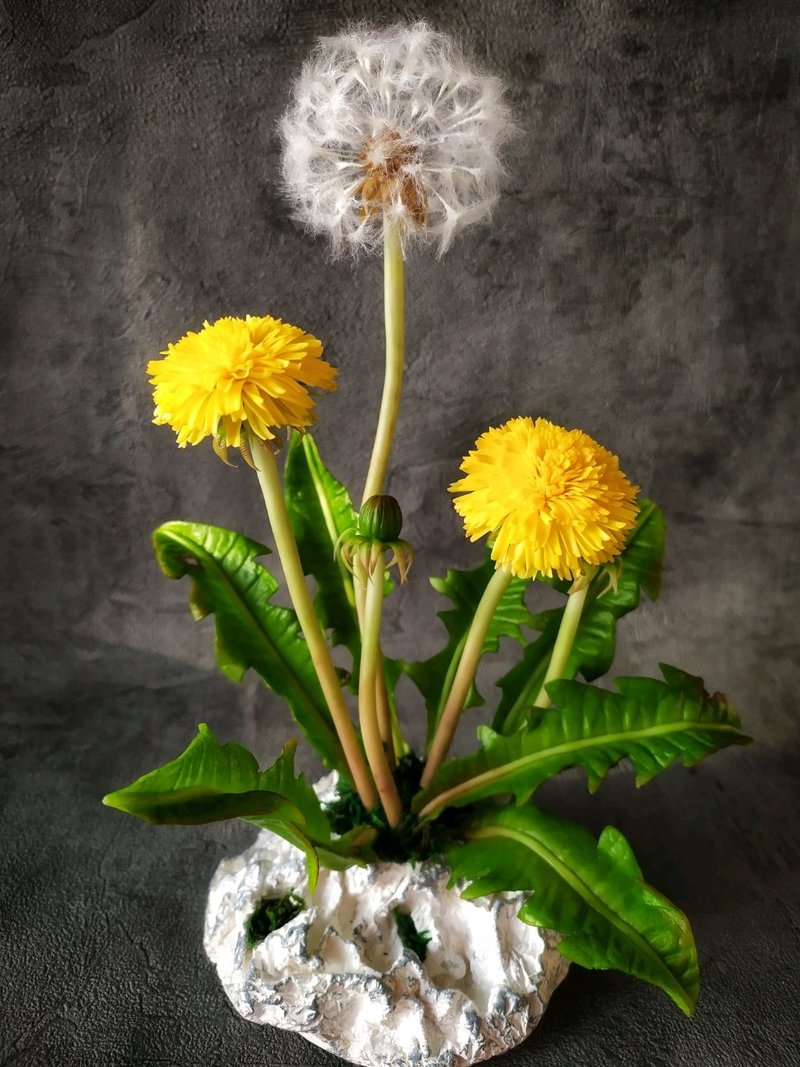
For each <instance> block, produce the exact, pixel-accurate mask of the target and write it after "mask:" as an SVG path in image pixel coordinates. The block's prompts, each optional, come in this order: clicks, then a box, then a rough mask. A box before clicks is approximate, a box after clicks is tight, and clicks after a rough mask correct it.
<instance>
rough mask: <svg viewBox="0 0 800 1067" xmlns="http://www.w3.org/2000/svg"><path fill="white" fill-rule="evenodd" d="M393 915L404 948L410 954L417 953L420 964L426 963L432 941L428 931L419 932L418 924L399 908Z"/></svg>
mask: <svg viewBox="0 0 800 1067" xmlns="http://www.w3.org/2000/svg"><path fill="white" fill-rule="evenodd" d="M393 914H394V920H395V922H396V923H397V933H398V935H399V937H400V941H401V942H402V945H403V948H406V949H408V951H409V952H414V953H416V955H417V956H418V957H419V962H420V963H424V962H425V957H426V956H427V955H428V944H429V943H430V941H431V935H430V934H429V933H428V931H427V930H418V929H417V924H416V923H415V922H414V920H413V919H412V918H411V916H410V915H406V913H405V912H404V911H400V909H399V908H395V909H394V912H393Z"/></svg>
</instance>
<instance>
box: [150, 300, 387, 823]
mask: <svg viewBox="0 0 800 1067" xmlns="http://www.w3.org/2000/svg"><path fill="white" fill-rule="evenodd" d="M162 354H163V355H164V359H161V360H152V361H151V362H150V363H149V364H148V367H147V370H148V373H149V374H150V375H151V376H152V377H151V384H152V385H153V386H154V400H155V404H156V408H155V419H154V421H155V422H156V423H159V424H160V423H166V424H167V425H169V426H171V427H172V429H173V430H174V431H175V432H176V433H177V435H178V444H179V445H180V446H181V447H185V446H186V445H187V444H192V445H196V444H199V443H200V442H201V441H203V440H204V439H205V438H206V437H211V438H212V442H213V445H214V449H215V451H216V452H217V454H218V455H219V456H220V457H221V458H222V459H224V460H226V462H227V450H228V448H230V447H239V448H240V449H241V450H242V454H243V455H244V456H245V458H246V459H247V460H248V462H250V463H251V464H252V465H253V466H254V467H255V469H256V472H257V474H258V480H259V483H260V485H261V490H262V494H263V496H264V502H265V505H266V508H267V515H268V517H269V520H270V524H271V526H272V531H273V534H274V536H275V546H276V548H277V550H278V557H279V559H280V561H281V566H282V567H283V571H284V576H285V578H286V584H287V586H288V589H289V595H290V597H291V599H292V603H293V605H294V609H295V611H296V613H297V618H298V621H299V623H300V629H301V630H302V632H303V636H304V637H305V639H306V643H307V645H308V651H309V654H310V656H311V660H312V662H313V664H314V669H315V671H316V673H317V677H318V678H319V682H320V686H321V688H322V692H323V695H324V697H325V701H326V703H327V705H328V709H329V711H330V713H331V718H332V720H333V725H334V727H335V729H336V733H337V735H338V737H339V740H340V742H341V745H342V751H343V752H344V757H345V760H346V762H347V765H348V768H349V770H350V774H351V776H352V779H353V783H354V785H355V787H356V789H357V791H358V794H359V796H360V798H361V800H362V803H363V804H364V806H365V807H367V808H371V807H372V806H373V805H374V804H375V802H376V800H377V794H376V792H375V786H374V784H373V782H372V778H371V776H370V773H369V768H368V767H367V765H366V763H365V761H364V756H363V754H362V752H361V746H360V744H359V741H358V738H357V736H356V732H355V728H354V727H353V723H352V721H351V719H350V713H349V711H348V709H347V704H346V703H345V700H344V695H343V694H342V690H341V687H340V685H339V681H338V678H337V675H336V668H335V667H334V664H333V660H332V659H331V654H330V650H329V649H328V646H327V643H326V641H325V637H324V634H323V632H322V628H321V626H320V623H319V619H318V618H317V615H316V612H315V610H314V605H313V601H312V599H311V593H310V592H309V589H308V586H307V584H306V580H305V576H304V574H303V568H302V564H301V563H300V557H299V553H298V550H297V543H296V541H295V537H294V533H293V531H292V526H291V522H290V519H289V515H288V513H287V510H286V503H285V501H284V497H283V490H282V488H281V481H280V475H279V474H278V469H277V466H276V464H275V457H274V453H273V447H272V446H271V444H270V442H272V441H273V440H274V438H275V437H276V433H275V431H276V430H279V429H280V428H282V427H292V428H294V429H298V430H302V429H305V428H306V427H307V426H309V425H310V424H311V423H312V422H313V421H314V417H315V403H314V399H313V397H312V396H311V394H310V393H309V391H308V388H309V387H310V386H317V387H319V388H323V389H334V388H335V387H336V382H335V375H336V371H335V370H334V368H333V367H331V366H330V364H328V363H326V362H325V360H323V359H322V358H321V357H322V343H321V342H320V341H319V340H317V338H316V337H313V336H312V335H311V334H308V333H305V332H304V331H303V330H301V329H300V328H299V327H297V326H291V325H290V324H288V323H283V322H281V320H280V319H274V318H272V317H270V316H263V317H256V316H252V315H248V316H247V317H246V318H245V319H234V318H224V319H218V320H217V321H216V322H214V323H208V322H206V323H205V324H204V326H203V329H202V330H200V332H199V333H187V334H186V335H185V336H184V337H182V338H181V340H180V341H178V342H177V343H176V344H173V345H169V346H168V347H167V349H166V352H165V353H162Z"/></svg>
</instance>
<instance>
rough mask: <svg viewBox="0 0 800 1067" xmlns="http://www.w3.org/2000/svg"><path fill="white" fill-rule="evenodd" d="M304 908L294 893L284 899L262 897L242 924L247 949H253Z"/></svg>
mask: <svg viewBox="0 0 800 1067" xmlns="http://www.w3.org/2000/svg"><path fill="white" fill-rule="evenodd" d="M304 908H305V903H304V902H303V901H302V900H301V899H300V898H299V897H296V896H295V895H294V893H289V894H288V895H287V896H285V897H264V899H263V900H260V901H259V902H258V904H257V905H256V907H255V911H254V912H253V914H252V915H251V916H250V918H249V919H248V920H247V922H246V923H245V924H244V934H245V938H246V940H247V947H248V948H255V947H256V945H260V944H261V942H262V941H263V940H264V938H265V937H269V935H270V934H274V933H275V931H276V930H280V928H281V927H282V926H285V925H286V924H287V923H288V922H291V921H292V919H294V918H296V916H298V915H299V914H300V912H301V911H303V909H304Z"/></svg>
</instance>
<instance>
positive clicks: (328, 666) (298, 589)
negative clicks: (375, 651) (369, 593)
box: [249, 436, 378, 810]
mask: <svg viewBox="0 0 800 1067" xmlns="http://www.w3.org/2000/svg"><path fill="white" fill-rule="evenodd" d="M249 444H250V449H251V451H252V454H253V462H254V463H255V466H256V473H257V474H258V481H259V484H260V486H261V492H262V493H263V495H264V503H265V504H266V507H267V516H268V518H269V521H270V525H271V526H272V533H273V536H274V538H275V547H276V548H277V550H278V558H279V559H280V561H281V566H282V567H283V573H284V577H285V578H286V585H287V587H288V590H289V596H290V597H291V599H292V604H293V605H294V609H295V611H296V612H297V619H298V622H299V623H300V629H301V630H302V631H303V636H304V637H305V639H306V644H307V645H308V651H309V654H310V656H311V660H312V662H313V664H314V669H315V670H316V672H317V677H318V678H319V683H320V686H321V687H322V693H323V695H324V697H325V701H326V703H327V705H328V708H329V710H330V713H331V718H332V719H333V725H334V727H335V729H336V733H337V734H338V737H339V741H340V742H341V745H342V751H343V752H344V758H345V760H346V762H347V766H348V767H349V769H350V774H351V775H352V778H353V784H354V785H355V787H356V790H357V792H358V795H359V797H360V798H361V803H362V804H363V805H364V807H365V808H366V809H367V810H369V809H370V808H372V807H374V805H375V803H376V801H377V799H378V797H377V794H376V792H375V786H374V784H373V781H372V778H371V777H370V773H369V768H368V767H367V764H366V762H365V760H364V756H363V754H362V752H361V746H360V745H359V743H358V737H357V735H356V731H355V727H354V726H353V722H352V720H351V718H350V713H349V711H348V709H347V704H346V703H345V699H344V695H343V694H342V690H341V688H340V686H339V679H338V678H337V676H336V668H335V667H334V665H333V660H332V659H331V654H330V650H329V648H328V645H327V643H326V641H325V637H324V635H323V633H322V628H321V626H320V624H319V619H318V618H317V613H316V611H315V610H314V604H313V601H312V599H311V593H310V592H309V589H308V586H307V584H306V579H305V575H304V574H303V565H302V563H301V562H300V555H299V553H298V551H297V542H296V541H295V537H294V531H293V530H292V524H291V520H290V519H289V513H288V511H287V510H286V501H285V499H284V496H283V488H282V486H281V478H280V474H279V473H278V467H277V464H276V463H275V457H274V456H273V454H272V452H271V451H270V449H269V448H268V447H265V446H264V445H263V443H262V442H261V441H259V440H258V439H257V438H256V437H253V436H251V437H250V440H249Z"/></svg>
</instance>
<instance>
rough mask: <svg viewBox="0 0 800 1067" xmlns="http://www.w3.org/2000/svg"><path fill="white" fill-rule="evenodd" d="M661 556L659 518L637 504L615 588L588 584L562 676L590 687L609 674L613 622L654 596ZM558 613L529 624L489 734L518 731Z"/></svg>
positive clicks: (600, 579)
mask: <svg viewBox="0 0 800 1067" xmlns="http://www.w3.org/2000/svg"><path fill="white" fill-rule="evenodd" d="M663 557H664V515H663V513H662V511H661V509H660V508H658V507H657V506H656V505H655V504H653V503H652V502H651V501H649V500H640V502H639V517H638V520H637V523H636V526H635V527H634V528H633V530H632V531H631V533H630V536H629V537H628V541H627V544H626V547H625V549H624V550H623V552H622V555H621V564H622V573H621V575H620V576H619V580H618V582H617V587H616V589H608V578H607V576H606V574H605V573H604V572H602V571H601V572H600V573H599V574H598V575H597V576H596V577H595V579H594V581H593V582H592V584H591V586H590V589H589V594H588V596H587V599H586V604H585V606H584V609H583V614H582V615H581V620H580V623H579V625H578V631H577V633H576V635H575V641H574V643H573V646H572V653H571V655H570V657H569V661H568V663H567V668H566V672H565V677H567V678H574V677H575V676H576V675H577V674H581V675H583V677H584V678H585V679H586V681H587V682H592V681H594V679H595V678H599V677H600V676H601V675H603V674H605V673H606V672H607V671H608V670H610V668H611V664H612V663H613V661H614V653H615V650H616V631H617V622H618V620H619V619H621V618H622V616H623V615H627V614H628V612H630V611H633V610H634V609H635V608H636V607H638V605H639V601H640V599H641V593H642V591H644V592H645V593H646V594H647V596H648V597H649V598H650V599H651V600H655V599H656V598H657V597H658V594H659V591H660V588H661V571H662V565H663ZM549 584H551V585H553V587H554V588H556V589H558V590H559V592H562V593H564V594H566V593H567V591H568V589H569V584H570V583H569V582H562V581H558V580H555V581H553V582H551V583H549ZM601 594H602V595H601ZM563 613H564V609H563V608H554V609H553V610H551V611H543V612H541V613H539V614H538V615H535V616H534V617H533V621H532V625H533V627H534V629H536V630H539V631H540V635H539V637H538V638H537V639H536V641H534V642H533V643H532V644H529V645H528V646H527V647H526V649H525V651H524V652H523V654H522V659H521V660H520V662H519V663H518V664H516V666H514V667H513V668H512V669H511V670H510V671H509V672H508V673H507V674H506V675H504V676H503V677H502V678H501V679H500V680H499V681H498V683H497V684H498V686H499V687H500V689H501V690H502V693H503V695H502V698H501V700H500V703H499V704H498V706H497V711H496V713H495V716H494V719H493V720H492V728H493V729H495V730H497V731H499V732H501V733H510V732H511V731H512V730H515V729H517V728H518V727H519V725H520V723H521V722H522V721H523V719H524V716H525V713H526V712H527V711H528V710H529V709H530V708H531V707H532V706H533V702H534V700H535V699H536V696H537V694H538V692H539V690H540V689H541V687H542V682H543V681H544V677H545V673H546V671H547V666H548V663H549V662H550V656H551V653H552V651H553V645H554V644H555V640H556V635H557V634H558V628H559V626H560V624H561V616H562V615H563Z"/></svg>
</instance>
